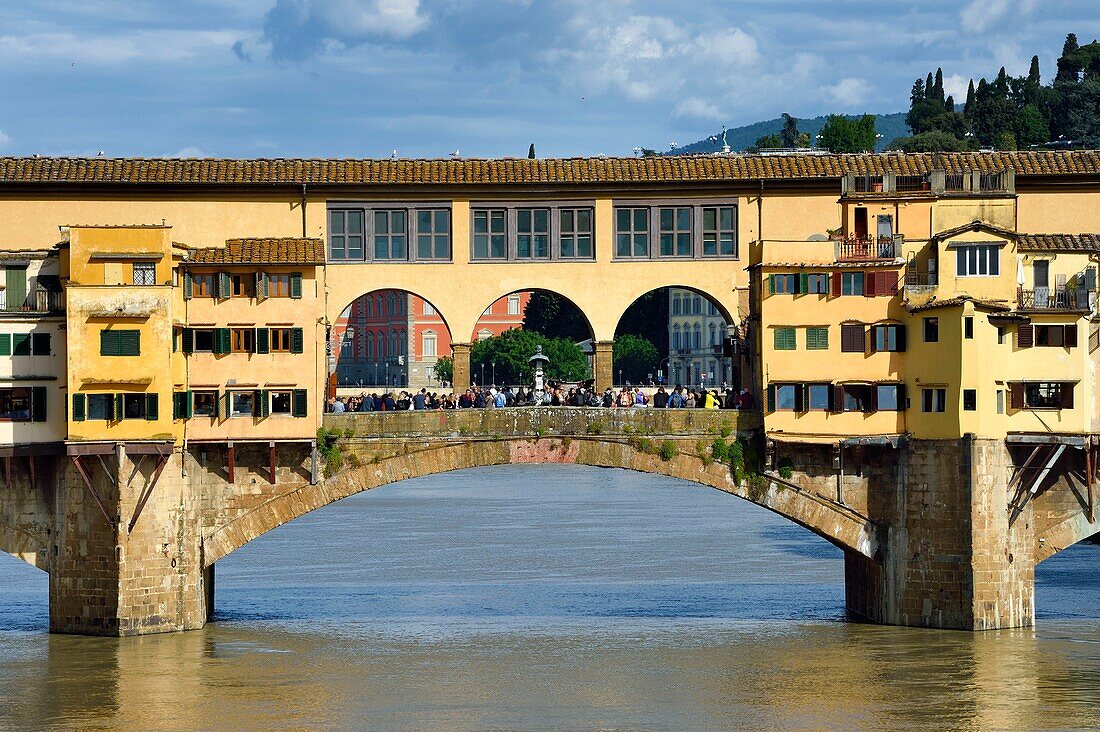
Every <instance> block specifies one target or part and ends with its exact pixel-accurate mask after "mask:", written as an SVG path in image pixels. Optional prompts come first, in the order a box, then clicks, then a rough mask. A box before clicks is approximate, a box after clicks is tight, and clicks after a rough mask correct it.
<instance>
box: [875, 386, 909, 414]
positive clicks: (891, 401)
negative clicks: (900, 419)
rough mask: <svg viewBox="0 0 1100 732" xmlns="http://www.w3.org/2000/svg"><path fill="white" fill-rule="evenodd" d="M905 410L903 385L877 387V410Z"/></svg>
mask: <svg viewBox="0 0 1100 732" xmlns="http://www.w3.org/2000/svg"><path fill="white" fill-rule="evenodd" d="M904 408H905V405H904V403H903V401H902V387H901V384H876V385H875V409H877V410H879V411H881V412H899V411H901V410H902V409H904Z"/></svg>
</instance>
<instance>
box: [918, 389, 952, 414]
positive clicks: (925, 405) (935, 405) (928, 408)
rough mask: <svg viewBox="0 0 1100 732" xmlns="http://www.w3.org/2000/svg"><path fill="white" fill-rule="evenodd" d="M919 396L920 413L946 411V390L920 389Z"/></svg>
mask: <svg viewBox="0 0 1100 732" xmlns="http://www.w3.org/2000/svg"><path fill="white" fill-rule="evenodd" d="M920 396H921V411H922V412H946V411H947V389H938V388H932V389H921V390H920Z"/></svg>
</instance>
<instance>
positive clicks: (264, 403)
mask: <svg viewBox="0 0 1100 732" xmlns="http://www.w3.org/2000/svg"><path fill="white" fill-rule="evenodd" d="M252 400H253V402H254V403H255V406H253V408H252V413H253V414H257V415H259V416H261V417H266V416H268V414H269V413H270V411H271V406H270V405H269V404H268V400H267V391H266V390H265V389H257V390H256V391H255V393H254V394H253V395H252Z"/></svg>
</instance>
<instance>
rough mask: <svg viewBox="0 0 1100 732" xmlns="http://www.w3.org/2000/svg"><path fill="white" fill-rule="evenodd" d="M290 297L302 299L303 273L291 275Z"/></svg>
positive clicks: (292, 273)
mask: <svg viewBox="0 0 1100 732" xmlns="http://www.w3.org/2000/svg"><path fill="white" fill-rule="evenodd" d="M290 296H291V297H294V298H300V297H301V296H302V273H301V272H291V273H290Z"/></svg>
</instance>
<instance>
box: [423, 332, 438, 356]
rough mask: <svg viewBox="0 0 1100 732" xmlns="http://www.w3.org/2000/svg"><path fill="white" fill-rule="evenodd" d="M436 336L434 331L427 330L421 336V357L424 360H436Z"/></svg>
mask: <svg viewBox="0 0 1100 732" xmlns="http://www.w3.org/2000/svg"><path fill="white" fill-rule="evenodd" d="M435 346H436V336H435V331H434V330H426V331H424V332H423V333H422V334H421V336H420V355H421V357H423V358H435Z"/></svg>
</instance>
